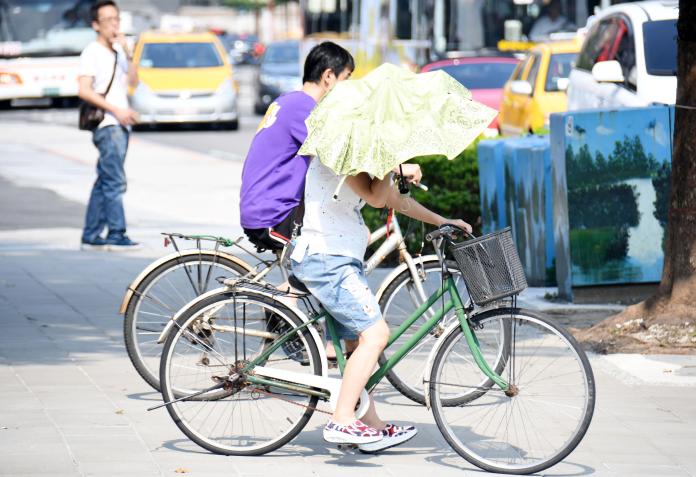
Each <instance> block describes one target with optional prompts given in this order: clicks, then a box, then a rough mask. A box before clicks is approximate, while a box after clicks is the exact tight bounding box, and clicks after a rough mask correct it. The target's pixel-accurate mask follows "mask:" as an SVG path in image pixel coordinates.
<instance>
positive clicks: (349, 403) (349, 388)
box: [331, 320, 389, 425]
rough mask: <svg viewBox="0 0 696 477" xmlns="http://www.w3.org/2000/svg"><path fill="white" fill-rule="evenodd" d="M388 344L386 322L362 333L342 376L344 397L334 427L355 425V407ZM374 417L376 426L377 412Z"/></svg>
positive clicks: (339, 400) (340, 401)
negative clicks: (336, 425) (337, 425)
mask: <svg viewBox="0 0 696 477" xmlns="http://www.w3.org/2000/svg"><path fill="white" fill-rule="evenodd" d="M388 340H389V327H388V326H387V323H386V322H385V321H384V320H380V321H378V322H377V323H375V324H374V325H372V326H371V327H369V328H368V329H366V330H365V331H363V332H362V333H360V339H359V341H358V347H357V348H356V349H355V351H353V354H352V355H351V357H350V359H349V360H348V363H347V364H346V369H345V372H344V373H343V384H342V385H341V393H340V394H339V396H338V402H337V403H336V410H335V411H334V414H333V416H332V418H331V419H332V420H333V421H334V422H335V423H337V424H340V425H348V424H351V423H353V422H354V421H355V405H356V404H357V402H358V399H359V397H360V393H361V392H362V390H363V389H364V388H365V384H366V383H367V380H368V379H369V378H370V375H371V374H372V371H373V370H374V368H375V364H377V359H378V358H379V355H380V353H381V352H382V350H383V349H384V347H385V346H386V344H387V341H388ZM373 412H374V409H373ZM373 417H374V419H375V422H377V420H379V418H378V417H377V414H376V412H374V416H373ZM379 422H381V421H379Z"/></svg>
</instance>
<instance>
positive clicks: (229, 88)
mask: <svg viewBox="0 0 696 477" xmlns="http://www.w3.org/2000/svg"><path fill="white" fill-rule="evenodd" d="M234 93H235V88H234V84H232V80H230V79H226V80H224V81H223V82H222V83H220V86H218V89H217V90H215V94H220V95H224V96H234Z"/></svg>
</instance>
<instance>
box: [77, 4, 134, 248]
mask: <svg viewBox="0 0 696 477" xmlns="http://www.w3.org/2000/svg"><path fill="white" fill-rule="evenodd" d="M91 15H92V28H93V29H94V30H95V31H96V32H97V38H96V40H95V41H94V42H92V43H90V44H89V45H87V47H86V48H85V49H84V50H83V51H82V54H81V55H80V72H79V96H80V99H82V100H83V101H84V102H85V103H87V107H86V108H84V109H86V110H87V109H91V111H90V113H91V116H90V118H89V119H90V120H91V123H92V124H91V125H90V124H89V123H90V121H84V118H83V116H87V115H83V113H84V111H83V110H82V108H81V111H80V113H81V118H80V123H81V128H83V129H91V130H92V142H93V143H94V145H95V146H96V147H97V149H98V150H99V160H98V162H97V180H96V181H95V183H94V186H93V187H92V193H91V195H90V198H89V203H88V205H87V213H86V216H85V227H84V230H83V232H82V249H83V250H85V249H102V250H112V251H119V250H134V249H137V248H140V244H138V243H136V242H134V241H132V240H131V239H130V238H128V236H127V235H126V217H125V212H124V210H123V194H124V193H125V192H126V174H125V170H124V163H125V159H126V152H127V150H128V137H129V135H130V127H131V125H133V124H135V123H136V122H137V113H136V112H135V111H133V110H132V109H130V107H129V105H128V95H127V88H128V85H129V84H130V85H131V86H135V85H136V84H137V82H138V78H137V72H136V69H135V66H134V65H133V63H132V53H131V51H130V48H129V45H128V43H127V42H126V39H125V37H124V35H123V33H121V31H120V16H119V15H120V12H119V8H118V6H117V5H116V3H115V2H114V1H112V0H98V1H97V2H95V3H94V5H93V6H92V9H91ZM94 113H96V115H95V114H94ZM102 117H103V119H101V118H102ZM94 118H97V119H96V120H94ZM85 123H86V124H87V125H86V126H85ZM105 229H106V231H107V233H106V236H102V234H103V232H104V230H105Z"/></svg>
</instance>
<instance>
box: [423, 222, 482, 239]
mask: <svg viewBox="0 0 696 477" xmlns="http://www.w3.org/2000/svg"><path fill="white" fill-rule="evenodd" d="M459 234H463V235H469V236H470V237H473V235H472V234H470V233H469V232H467V231H466V230H464V229H463V228H461V227H458V226H456V225H454V224H442V225H441V226H440V227H439V228H438V229H437V230H433V231H432V232H429V233H427V234H426V235H425V239H426V240H428V241H430V242H432V241H434V240H437V239H439V238H441V237H447V238H448V239H450V240H453V239H454V237H455V236H456V235H459Z"/></svg>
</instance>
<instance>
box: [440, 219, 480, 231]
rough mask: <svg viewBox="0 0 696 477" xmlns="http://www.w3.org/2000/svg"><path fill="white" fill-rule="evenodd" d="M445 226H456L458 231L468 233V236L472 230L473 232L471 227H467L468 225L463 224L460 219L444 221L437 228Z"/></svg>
mask: <svg viewBox="0 0 696 477" xmlns="http://www.w3.org/2000/svg"><path fill="white" fill-rule="evenodd" d="M447 224H451V225H454V226H456V227H459V228H460V229H463V230H466V233H468V234H470V233H471V232H472V230H473V229H472V228H471V225H469V224H468V223H466V222H464V221H463V220H461V219H445V220H444V221H443V222H442V223H441V224H440V225H439V227H442V226H443V225H447Z"/></svg>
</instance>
